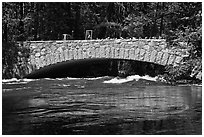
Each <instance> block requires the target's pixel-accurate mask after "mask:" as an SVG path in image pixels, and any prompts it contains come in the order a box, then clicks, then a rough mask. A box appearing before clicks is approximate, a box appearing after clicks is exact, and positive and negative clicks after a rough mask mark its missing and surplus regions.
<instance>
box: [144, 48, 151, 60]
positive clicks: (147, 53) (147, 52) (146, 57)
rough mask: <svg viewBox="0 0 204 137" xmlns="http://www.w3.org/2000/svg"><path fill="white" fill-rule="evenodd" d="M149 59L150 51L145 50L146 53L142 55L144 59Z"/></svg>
mask: <svg viewBox="0 0 204 137" xmlns="http://www.w3.org/2000/svg"><path fill="white" fill-rule="evenodd" d="M149 60H150V52H149V51H147V50H146V53H145V55H144V61H146V62H149Z"/></svg>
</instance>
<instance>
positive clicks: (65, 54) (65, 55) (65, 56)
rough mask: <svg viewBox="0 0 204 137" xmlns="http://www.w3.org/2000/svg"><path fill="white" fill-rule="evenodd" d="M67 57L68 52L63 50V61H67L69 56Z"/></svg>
mask: <svg viewBox="0 0 204 137" xmlns="http://www.w3.org/2000/svg"><path fill="white" fill-rule="evenodd" d="M68 55H69V50H67V49H66V50H64V59H65V61H66V60H69V56H68Z"/></svg>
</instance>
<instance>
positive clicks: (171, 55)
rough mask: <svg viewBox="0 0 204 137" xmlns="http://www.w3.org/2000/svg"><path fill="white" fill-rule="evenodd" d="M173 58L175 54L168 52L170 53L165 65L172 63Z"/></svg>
mask: <svg viewBox="0 0 204 137" xmlns="http://www.w3.org/2000/svg"><path fill="white" fill-rule="evenodd" d="M175 58H176V56H175V55H173V54H170V55H169V59H168V61H167V64H166V65H170V64H172V65H173V62H174V60H175Z"/></svg>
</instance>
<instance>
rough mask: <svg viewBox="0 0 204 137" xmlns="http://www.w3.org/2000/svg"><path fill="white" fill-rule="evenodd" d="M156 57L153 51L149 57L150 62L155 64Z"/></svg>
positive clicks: (155, 52)
mask: <svg viewBox="0 0 204 137" xmlns="http://www.w3.org/2000/svg"><path fill="white" fill-rule="evenodd" d="M156 57H157V51H156V50H153V51H152V52H151V55H150V62H155V59H156Z"/></svg>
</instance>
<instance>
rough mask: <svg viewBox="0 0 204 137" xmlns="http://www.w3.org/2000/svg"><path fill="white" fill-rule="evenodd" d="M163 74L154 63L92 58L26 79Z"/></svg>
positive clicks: (68, 63) (42, 69)
mask: <svg viewBox="0 0 204 137" xmlns="http://www.w3.org/2000/svg"><path fill="white" fill-rule="evenodd" d="M163 72H164V67H163V66H161V65H157V64H154V63H148V62H141V61H133V60H121V59H107V58H93V59H91V58H90V59H79V60H70V61H65V62H60V63H57V64H53V65H49V66H46V67H43V68H40V69H39V70H36V71H34V72H32V73H31V74H28V75H27V76H25V78H31V79H35V78H64V77H75V78H82V77H100V76H119V75H120V73H121V74H123V73H125V74H124V77H126V76H127V75H133V74H137V75H151V76H156V75H158V74H162V73H163ZM122 76H123V75H122Z"/></svg>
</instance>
